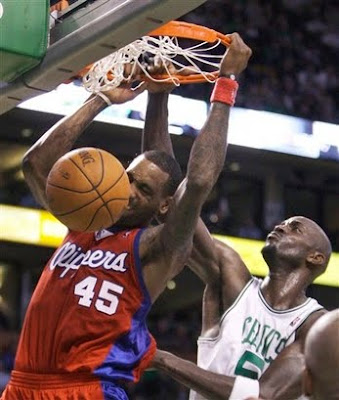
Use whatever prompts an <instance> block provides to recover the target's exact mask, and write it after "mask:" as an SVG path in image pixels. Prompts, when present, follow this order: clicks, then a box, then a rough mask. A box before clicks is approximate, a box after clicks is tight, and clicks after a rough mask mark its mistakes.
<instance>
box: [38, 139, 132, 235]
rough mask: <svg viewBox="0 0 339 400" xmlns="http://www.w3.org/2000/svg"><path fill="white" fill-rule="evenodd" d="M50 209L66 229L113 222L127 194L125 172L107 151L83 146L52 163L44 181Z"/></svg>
mask: <svg viewBox="0 0 339 400" xmlns="http://www.w3.org/2000/svg"><path fill="white" fill-rule="evenodd" d="M46 195H47V202H48V209H49V211H50V212H51V213H52V214H53V215H54V216H55V217H56V218H58V219H59V221H60V222H62V223H63V224H64V225H66V226H67V227H68V228H69V229H71V230H74V231H82V232H86V231H87V232H92V231H97V230H100V229H103V228H108V227H110V226H111V225H113V224H114V223H115V222H116V221H117V220H118V219H119V218H120V216H121V214H122V212H123V211H124V209H125V207H126V206H127V204H128V201H129V197H130V184H129V179H128V176H127V173H126V171H125V169H124V167H123V166H122V164H121V163H120V161H119V160H118V159H117V158H116V157H114V156H113V155H112V154H110V153H108V152H107V151H104V150H101V149H96V148H92V147H83V148H80V149H76V150H73V151H70V152H69V153H67V154H65V155H64V156H63V157H61V158H60V159H59V160H58V161H57V162H56V163H55V164H54V165H53V167H52V169H51V171H50V173H49V175H48V178H47V184H46Z"/></svg>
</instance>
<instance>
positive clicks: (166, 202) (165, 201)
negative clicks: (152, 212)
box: [159, 196, 173, 216]
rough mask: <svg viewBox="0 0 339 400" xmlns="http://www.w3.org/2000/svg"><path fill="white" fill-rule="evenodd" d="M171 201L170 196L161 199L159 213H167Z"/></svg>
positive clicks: (163, 214)
mask: <svg viewBox="0 0 339 400" xmlns="http://www.w3.org/2000/svg"><path fill="white" fill-rule="evenodd" d="M172 201H173V197H172V196H167V197H165V198H164V199H163V200H162V201H161V203H160V207H159V214H160V215H162V216H165V215H166V214H167V213H168V210H169V209H170V206H171V204H172Z"/></svg>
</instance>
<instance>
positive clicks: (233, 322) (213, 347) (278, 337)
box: [190, 278, 323, 400]
mask: <svg viewBox="0 0 339 400" xmlns="http://www.w3.org/2000/svg"><path fill="white" fill-rule="evenodd" d="M261 283H262V279H258V278H252V279H251V281H250V282H248V284H247V285H246V286H245V287H244V289H243V290H242V292H241V293H240V294H239V296H238V297H237V299H236V300H235V302H234V303H233V305H232V306H231V307H230V308H229V309H228V310H226V311H225V313H224V315H223V316H222V318H221V321H220V332H219V335H218V337H216V338H205V337H199V339H198V366H199V367H201V368H204V369H206V370H208V371H211V372H216V373H218V374H222V375H227V376H235V375H242V376H246V377H247V378H252V379H259V378H260V376H261V375H262V374H263V373H264V372H265V371H266V369H267V368H268V367H269V365H270V363H271V362H272V361H273V360H274V359H275V358H276V357H277V355H278V354H279V353H280V352H281V351H282V350H283V349H284V347H286V346H288V345H289V344H291V343H293V342H294V340H295V332H296V330H297V329H298V328H299V327H300V325H301V324H302V323H303V322H304V321H305V320H306V318H307V317H308V316H309V315H310V314H312V313H313V312H315V311H317V310H320V309H322V308H323V307H322V306H321V305H319V304H318V302H317V301H316V300H314V299H312V298H309V299H307V301H306V302H305V303H304V304H302V305H300V306H298V307H295V308H292V309H290V310H285V311H276V310H274V309H272V308H271V307H270V306H269V305H268V304H267V303H266V301H265V299H264V297H263V295H262V293H261V291H260V286H261ZM203 399H205V398H204V397H202V396H200V395H199V394H197V393H195V392H193V391H191V393H190V400H203Z"/></svg>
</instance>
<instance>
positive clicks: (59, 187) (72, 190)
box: [48, 183, 93, 193]
mask: <svg viewBox="0 0 339 400" xmlns="http://www.w3.org/2000/svg"><path fill="white" fill-rule="evenodd" d="M48 186H52V187H55V188H58V189H62V190H66V191H67V192H74V193H90V192H91V191H92V190H93V188H91V189H89V190H86V191H84V192H81V191H80V190H75V189H68V188H65V187H63V186H59V185H55V184H54V183H48Z"/></svg>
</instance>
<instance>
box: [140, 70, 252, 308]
mask: <svg viewBox="0 0 339 400" xmlns="http://www.w3.org/2000/svg"><path fill="white" fill-rule="evenodd" d="M168 67H169V68H173V66H171V65H170V66H168ZM151 68H153V70H155V72H156V73H161V72H163V70H161V66H159V65H158V66H152V67H151ZM159 68H160V72H159V70H158V69H159ZM174 87H175V86H174V84H172V83H168V82H166V83H164V82H150V83H149V85H148V87H147V90H148V105H147V110H146V118H145V126H144V130H143V138H142V151H148V150H161V151H164V152H166V153H167V154H170V155H171V156H173V157H174V152H173V146H172V142H171V139H170V135H169V132H168V98H169V92H170V91H171V90H172V89H173V88H174ZM181 190H182V189H181ZM220 262H223V264H222V267H223V277H224V278H225V280H227V282H225V284H227V287H228V288H230V289H231V290H229V291H228V292H227V293H226V298H229V299H230V300H229V302H228V303H231V302H232V301H233V300H234V299H235V298H236V296H237V295H238V294H239V292H240V291H241V290H242V288H243V287H244V285H245V284H246V283H247V281H248V280H249V279H250V274H249V272H248V270H247V268H246V266H245V264H244V263H243V261H242V260H241V258H240V256H239V255H238V253H236V252H235V250H233V249H232V248H231V247H229V246H228V245H226V244H225V243H219V244H218V243H217V242H216V241H215V240H214V239H213V238H212V237H211V234H210V233H209V231H208V230H207V228H206V226H205V224H204V222H203V221H202V220H201V218H200V219H199V222H198V224H197V227H196V230H195V233H194V238H193V251H192V254H191V257H190V258H189V260H188V262H187V265H188V266H189V267H190V268H191V269H192V271H193V272H194V273H195V274H196V275H198V276H199V278H200V279H201V280H202V281H203V282H204V283H205V284H210V285H213V286H214V285H215V283H218V284H220V265H219V264H220ZM230 275H232V279H229V282H228V278H229V277H230Z"/></svg>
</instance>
